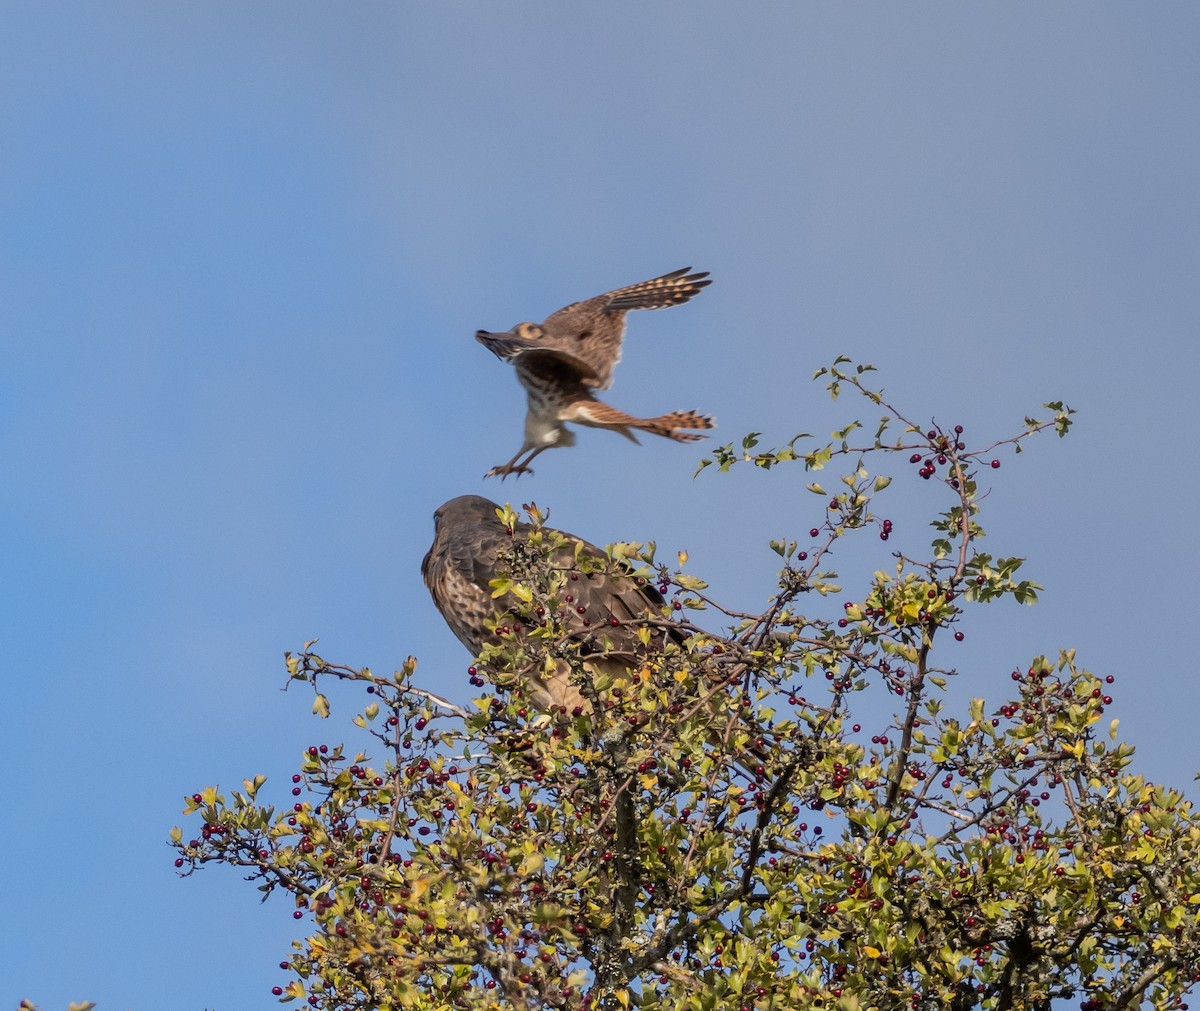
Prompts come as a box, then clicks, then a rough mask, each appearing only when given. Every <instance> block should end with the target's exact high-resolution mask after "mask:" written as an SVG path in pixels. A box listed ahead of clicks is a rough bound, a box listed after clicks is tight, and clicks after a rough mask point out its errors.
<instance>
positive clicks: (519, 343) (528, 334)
mask: <svg viewBox="0 0 1200 1011" xmlns="http://www.w3.org/2000/svg"><path fill="white" fill-rule="evenodd" d="M545 335H546V331H545V330H543V329H542V328H541V327H540V326H539V325H538V324H537V323H518V324H517V325H516V326H515V327H513V328H512V329H511V330H505V331H503V332H502V333H492V332H491V331H488V330H476V331H475V339H476V340H477V341H479V343H480V344H482V345H483V346H484V347H485V348H487V349H488V350H489V351H490V352H491V353H492V354H494V355H495V356H496V357H497V358H501V359H503V360H504V361H512V360H513V359H514V358H516V357H518V356H519V355H520V354H521V353H522V352H523V351H529V350H530V349H532V348H537V347H540V346H541V345H542V341H543V338H544V337H545Z"/></svg>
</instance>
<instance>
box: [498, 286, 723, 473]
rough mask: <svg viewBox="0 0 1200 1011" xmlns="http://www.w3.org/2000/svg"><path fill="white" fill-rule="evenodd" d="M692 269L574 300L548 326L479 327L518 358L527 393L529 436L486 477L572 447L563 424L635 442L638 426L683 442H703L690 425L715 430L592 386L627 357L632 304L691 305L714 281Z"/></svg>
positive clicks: (705, 419) (696, 417) (688, 415)
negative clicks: (627, 403) (641, 414)
mask: <svg viewBox="0 0 1200 1011" xmlns="http://www.w3.org/2000/svg"><path fill="white" fill-rule="evenodd" d="M691 269H692V268H691V267H684V268H682V269H681V270H674V271H672V272H671V273H669V274H663V275H662V276H661V277H655V278H652V279H651V280H649V281H642V282H641V283H639V284H631V285H629V286H628V287H626V288H618V289H617V290H616V291H610V292H608V293H607V294H604V295H597V296H596V297H595V298H589V299H587V300H585V301H583V302H572V303H571V304H570V305H568V306H565V307H564V308H562V309H559V310H558V312H556V313H553V314H552V315H551V316H548V317H547V318H546V320H545V322H543V323H518V324H517V325H516V326H515V327H513V328H512V329H511V330H506V331H504V332H503V333H489V332H488V331H487V330H479V331H477V332H476V334H475V339H476V340H477V341H479V343H480V344H482V345H483V346H484V347H486V348H487V349H488V350H489V351H491V352H492V353H493V354H495V355H496V357H498V358H502V359H504V360H505V361H509V362H512V364H513V366H514V367H515V368H516V370H517V378H518V379H519V380H520V381H521V385H522V386H524V387H525V390H526V393H527V394H528V410H527V412H526V415H525V441H524V442H523V443H522V445H521V448H520V450H518V451H517V454H516V455H515V456H514V457H513V458H512V459H511V460H509V461H508V463H505V464H501V465H500V466H497V467H493V468H492V469H491V470H489V471H488V472H487V474H485V475H484V476H485V477H494V476H499V477H501V478H504V477H507V476H508V475H509V474H529V473H532V471H531V470H530V469H529V464H530V462H531V461H532V460H533V458H534V457H535V456H537V455H538V454H539V453H540V452H542V450H545V449H549V448H550V447H551V446H573V445H574V444H575V435H574V433H573V432H571V431H570V430H569V429H568V428H567V427H566V425H565V422H574V423H575V424H578V425H591V426H592V427H593V428H608V429H612V430H613V431H614V432H620V433H621V434H622V435H624V436H625V437H626V438H628V439H632V440H633V441H634V442H637V441H638V440H637V436H635V435H634V434H633V431H631V430H632V429H639V430H641V431H643V432H651V433H652V434H654V435H661V436H664V437H665V438H668V439H674V440H676V441H677V442H693V441H695V440H696V439H703V438H704V436H702V435H697V434H696V433H695V432H694V431H687V429H700V430H704V429H709V428H712V427H713V420H712V418H710V417H709V416H708V415H704V414H698V413H696V412H695V411H672V412H671V413H670V414H661V415H659V416H658V417H656V418H635V417H634V416H633V415H631V414H626V413H625V412H624V411H620V410H618V409H617V408H615V407H610V406H609V405H608V404H606V403H604V401H602V400H598V399H597V398H596V397H595V396H594V394H593V392H592V391H593V390H598V389H599V390H606V389H608V388H609V386H611V385H612V371H613V368H614V367H615V366H616V364H617V362H619V361H620V360H621V340H622V338H623V337H624V336H625V314H626V313H627V312H629V310H631V309H665V308H666V307H667V306H672V305H679V304H681V303H683V302H686V301H687V300H688V299H690V298H691V297H692V296H693V295H695V294H696V292H698V291H699V290H700V289H701V288H703V287H705V286H707V285H709V284H711V283H712V282H711V281H710V280H708V272H707V271H704V272H702V273H698V274H689V273H688V271H689V270H691Z"/></svg>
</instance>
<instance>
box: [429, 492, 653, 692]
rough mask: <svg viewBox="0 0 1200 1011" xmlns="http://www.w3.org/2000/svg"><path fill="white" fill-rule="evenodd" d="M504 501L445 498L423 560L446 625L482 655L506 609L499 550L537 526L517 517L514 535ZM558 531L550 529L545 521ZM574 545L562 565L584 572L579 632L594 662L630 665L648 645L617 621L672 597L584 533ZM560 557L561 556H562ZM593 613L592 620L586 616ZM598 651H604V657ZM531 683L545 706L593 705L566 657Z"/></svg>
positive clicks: (575, 630)
mask: <svg viewBox="0 0 1200 1011" xmlns="http://www.w3.org/2000/svg"><path fill="white" fill-rule="evenodd" d="M498 508H499V507H498V506H497V505H496V503H495V502H491V501H489V500H488V499H486V498H483V497H482V496H480V495H463V496H460V497H459V498H453V499H451V500H450V501H449V502H446V503H444V504H443V505H442V506H441V507H439V508H438V509H437V511H436V512H434V514H433V525H434V537H433V545H432V546H431V547H430V549H429V552H428V554H426V555H425V559H424V561H422V562H421V575H422V576H423V577H424V579H425V585H426V587H428V589H429V593H430V595H431V596H432V597H433V602H434V604H435V605H436V606H437V609H438V610H439V611H440V612H441V614H442V617H443V618H445V619H446V624H447V625H449V626H450V630H451V631H452V632H453V633H454V634H455V636H457V638H458V640H459V642H461V643H462V644H463V645H464V646H466V647H467V649H468V650H470V652H471V654H472V656H478V655H479V653H481V652H482V651H483V647H484V646H485V645H486V644H487V643H488V642H489V641H492V640H493V639H494V633H493V632H492V631H491V630H489V629H488V627H487V623H488V621H489V619H491V620H494V619H496V618H499V617H500V616H501V615H503V614H505V613H507V611H508V608H507V607H506V605H505V602H504V600H503V599H502V598H496V597H494V596H493V595H492V587H491V585H490V584H491V581H492V580H493V579H496V578H497V577H498V576H500V575H502V574H503V573H502V572H501V568H500V562H499V558H500V553H501V552H502V551H505V550H508V549H509V548H511V546H512V544H513V539H514V537H516V538H517V539H518V540H520V539H524V538H527V537H528V536H529V533H530V532H531V531H532V530H533V527H532V526H531V525H530V524H528V523H518V524H517V525H516V527H515V534H514V536H509V533H508V528H507V527H505V525H504V524H503V523H502V522H501V521H500V519H499V517H498V516H497V515H496V510H497V509H498ZM543 529H545V530H546V532H547V533H553V531H550V530H549V528H543ZM564 536H565V537H567V539H568V545H567V546H566V547H564V548H562V549H560V554H561V564H562V566H563V567H564V568H568V569H571V570H574V571H575V572H578V574H579V578H578V579H577V580H575V581H574V582H572V584H571V589H570V592H571V596H572V597H573V598H574V606H575V608H576V609H579V608H582V611H579V610H575V611H574V612H572V614H571V616H570V619H569V620H570V623H571V627H572V634H573V636H574V637H576V638H578V639H579V640H580V641H582V642H585V643H586V645H587V650H586V651H587V652H589V653H592V654H595V655H594V656H593V661H599V662H607V661H608V660H609V659H612V658H615V664H616V667H617V668H619V669H620V670H624V669H625V667H626V662H627V661H629V660H631V659H632V656H633V655H634V654H635V653H638V652H644V651H645V647H644V646H642V644H641V642H640V640H639V639H638V638H637V631H636V629H635V628H633V627H630V626H625V625H622V624H618V625H616V626H613V625H611V624H610V619H611V618H616V619H617V621H618V623H620V622H625V621H630V620H632V619H636V618H642V617H647V616H660V615H661V613H662V609H663V606H664V604H665V601H664V600H663V597H662V594H660V593H659V592H658V590H657V589H655V588H654V587H653V586H651V585H650V584H649V583H647V582H646V581H645V580H644V579H643V580H635V579H634V577H633V576H632V575H630V574H629V573H628V572H626V571H622V570H619V569H618V570H613V565H612V563H611V562H609V560H608V558H607V556H606V555H605V553H604V552H603V551H601V550H600V549H599V548H597V547H596V546H594V545H592V544H589V543H588V542H587V541H584V540H583V539H582V538H578V537H574V536H573V535H571V534H564ZM575 542H578V543H579V544H580V545H581V546H582V547H581V549H580V555H581V556H583V557H585V558H587V559H589V560H591V561H592V562H594V563H596V564H595V566H594V567H591V571H583V570H581V569H580V566H579V563H578V562H577V561H576V554H575ZM556 561H559V559H557V558H556ZM584 618H586V619H587V622H588V623H587V625H585V624H584V623H583V620H584ZM599 654H603V656H600V655H599ZM530 678H531V681H530V683H529V684H528V685H527V686H526V695H527V696H528V697H529V699H530V701H531V702H532V703H533V704H534V705H535V706H536V707H537V708H538V709H541V710H542V711H544V712H549V711H551V710H553V709H554V707H556V706H563V707H565V708H566V709H567V710H568V711H570V710H573V709H575V708H576V707H579V708H580V709H581V710H582V711H586V710H587V709H589V708H590V706H589V703H588V702H587V701H586V700H585V699H584V697H583V696H582V695H581V694H580V692H579V689H578V688H577V687H576V686H575V685H574V684H572V682H571V680H570V667H569V666H568V665H567V664H566V663H565V662H562V661H560V662H559V663H558V664H557V665H556V670H555V672H554V673H553V674H552V675H549V676H547V675H546V674H545V673H544V672H541V671H537V672H532V673H531V674H530Z"/></svg>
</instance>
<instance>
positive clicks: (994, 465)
mask: <svg viewBox="0 0 1200 1011" xmlns="http://www.w3.org/2000/svg"><path fill="white" fill-rule="evenodd" d="M999 469H1000V461H999V460H993V461H992V470H999Z"/></svg>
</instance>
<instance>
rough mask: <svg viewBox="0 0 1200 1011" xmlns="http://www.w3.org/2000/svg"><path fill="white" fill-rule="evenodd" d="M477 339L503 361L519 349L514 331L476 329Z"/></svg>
mask: <svg viewBox="0 0 1200 1011" xmlns="http://www.w3.org/2000/svg"><path fill="white" fill-rule="evenodd" d="M475 339H476V340H477V341H479V343H480V344H482V345H483V346H484V347H485V348H487V349H488V350H489V351H490V352H491V353H492V354H494V355H495V356H496V357H497V358H499V359H501V360H502V361H508V360H509V359H510V358H512V357H513V355H514V353H516V351H517V350H518V348H517V346H516V345H515V343H514V341H515V338H514V337H513V335H512V331H505V332H504V333H491V332H490V331H487V330H476V331H475Z"/></svg>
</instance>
